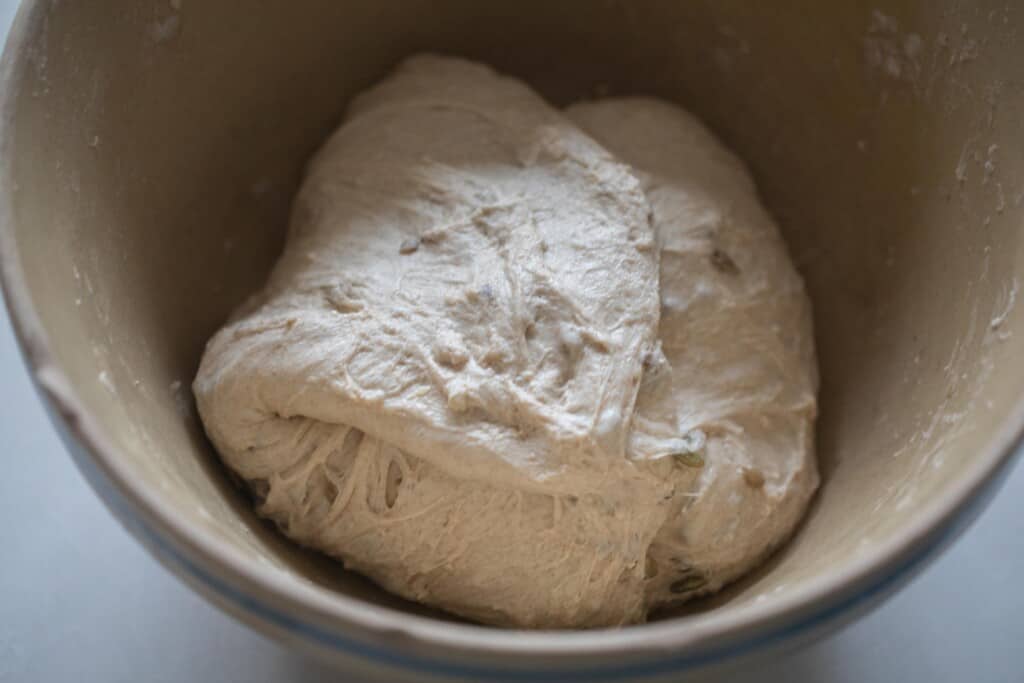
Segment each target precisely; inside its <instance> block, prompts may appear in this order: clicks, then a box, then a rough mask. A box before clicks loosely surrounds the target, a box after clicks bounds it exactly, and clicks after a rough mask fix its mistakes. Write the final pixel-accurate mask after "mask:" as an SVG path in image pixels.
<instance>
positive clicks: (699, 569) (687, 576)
mask: <svg viewBox="0 0 1024 683" xmlns="http://www.w3.org/2000/svg"><path fill="white" fill-rule="evenodd" d="M815 390H816V377H815V363H814V352H813V346H812V334H811V323H810V314H809V305H808V302H807V300H806V296H805V294H804V292H803V288H802V283H801V281H800V278H799V276H798V275H797V274H796V273H795V271H794V269H793V267H792V265H791V263H790V262H789V259H788V257H787V255H786V252H785V248H784V245H783V244H782V242H781V240H780V238H779V235H778V232H777V230H776V228H775V226H774V224H773V223H772V221H771V219H770V218H769V217H768V216H767V214H766V213H765V211H764V210H763V209H762V208H761V207H760V205H759V203H758V200H757V196H756V192H755V189H754V187H753V184H752V183H751V181H750V179H749V177H748V176H747V174H746V172H745V170H744V169H743V167H742V165H741V164H740V163H739V162H738V161H737V160H736V159H735V158H734V157H733V156H732V155H731V154H730V153H729V152H727V151H726V150H725V149H724V148H722V146H721V145H720V144H719V143H718V142H717V141H716V140H714V138H713V137H712V136H711V135H710V134H709V133H708V132H707V131H706V130H705V129H704V128H703V127H702V126H701V125H700V123H698V122H697V121H696V120H694V119H693V118H692V117H690V116H689V115H688V114H686V113H685V112H683V111H681V110H680V109H678V108H676V107H673V106H670V105H668V104H665V103H661V102H658V101H654V100H641V99H631V100H614V101H604V102H598V103H587V104H581V105H577V106H574V107H571V108H570V109H569V111H568V112H567V113H565V114H563V113H561V112H558V111H557V110H555V109H553V108H552V107H551V106H550V105H548V104H546V103H545V102H544V101H543V100H542V99H540V98H539V97H538V96H537V95H536V94H535V93H533V92H532V91H531V90H530V89H529V88H527V87H526V86H524V85H523V84H522V83H520V82H518V81H515V80H512V79H508V78H503V77H501V76H498V75H497V74H495V73H494V72H493V71H492V70H490V69H488V68H486V67H484V66H481V65H478V64H473V63H471V62H467V61H464V60H459V59H451V58H442V57H435V56H419V57H414V58H411V59H409V60H407V61H406V62H404V63H403V64H402V65H401V67H400V68H399V69H398V70H397V71H396V73H395V74H393V75H392V76H391V77H390V78H388V79H387V80H385V81H384V82H382V83H381V84H379V85H378V86H376V87H375V88H373V89H371V90H370V91H368V92H367V93H365V94H363V95H362V96H360V97H359V98H357V100H356V101H355V102H354V103H353V105H352V107H351V110H350V112H349V116H348V118H347V119H346V121H345V123H344V125H342V127H341V128H340V129H339V130H338V131H337V132H336V133H335V134H334V135H333V136H332V137H331V138H330V140H329V141H328V142H327V143H326V145H325V146H324V147H323V149H321V150H320V152H319V153H318V154H317V155H316V157H315V158H314V160H313V161H312V163H311V165H310V167H309V170H308V174H307V178H306V181H305V183H304V184H303V187H302V189H301V191H300V193H299V196H298V198H297V199H296V205H295V209H294V214H293V220H292V225H291V228H290V233H289V237H288V243H287V246H286V249H285V252H284V254H283V255H282V257H281V259H280V261H279V262H278V264H277V266H276V267H275V269H274V272H273V273H272V275H271V277H270V280H269V282H268V284H267V286H266V287H265V289H264V290H263V291H262V292H260V293H259V294H257V295H256V296H255V297H253V299H252V300H250V301H249V302H248V303H247V304H246V305H245V306H243V308H242V310H240V311H239V312H238V313H236V315H235V316H234V317H233V319H232V320H231V321H230V322H229V323H228V324H227V325H226V326H225V327H224V328H223V329H222V330H220V331H219V332H218V333H217V334H216V335H215V336H214V337H213V339H211V341H210V343H209V344H208V346H207V349H206V352H205V354H204V356H203V360H202V364H201V367H200V369H199V373H198V376H197V377H196V380H195V383H194V391H195V394H196V398H197V404H198V408H199V412H200V414H201V416H202V419H203V422H204V425H205V427H206V430H207V433H208V434H209V436H210V438H211V440H212V441H213V443H214V445H215V446H216V447H217V449H218V451H219V452H220V454H221V456H222V458H223V459H224V461H225V462H226V463H227V465H228V466H229V467H230V468H231V469H232V470H234V471H235V472H236V473H237V474H238V475H239V476H240V477H241V478H242V479H243V480H244V481H246V482H247V484H248V485H249V487H250V488H251V490H252V491H253V493H254V494H255V496H256V498H257V501H258V504H259V507H258V509H259V512H260V514H262V515H264V516H266V517H268V518H269V519H271V520H273V521H274V522H276V523H277V524H278V526H279V527H280V528H281V529H282V530H283V531H284V532H285V533H286V534H288V535H289V536H290V537H291V538H293V539H295V540H297V541H299V542H300V543H303V544H305V545H308V546H310V547H313V548H317V549H319V550H322V551H324V552H327V553H329V554H331V555H333V556H335V557H337V558H339V559H341V560H342V561H343V562H344V564H345V566H346V567H349V568H351V569H354V570H356V571H358V572H361V573H363V574H365V575H367V576H369V577H371V578H372V579H374V580H375V581H376V582H378V583H379V584H381V585H382V586H384V587H385V588H387V589H389V590H391V591H393V592H395V593H398V594H400V595H403V596H405V597H408V598H411V599H413V600H417V601H420V602H423V603H427V604H430V605H435V606H438V607H442V608H444V609H446V610H449V611H451V612H454V613H457V614H460V615H463V616H466V617H469V618H472V619H476V620H479V621H482V622H487V623H492V624H499V625H509V626H521V627H547V628H560V627H588V626H606V625H615V624H624V623H630V622H637V621H642V620H643V619H644V618H645V617H646V615H647V613H648V612H649V611H650V610H651V609H654V608H657V607H660V606H665V605H669V604H673V603H676V602H678V601H682V600H685V599H689V598H691V597H693V596H695V595H700V594H703V593H706V592H709V591H713V590H716V589H718V588H719V587H721V585H722V584H724V583H725V582H727V581H729V580H732V579H733V578H735V577H736V576H738V575H739V574H741V573H742V572H744V571H745V570H747V569H749V568H750V567H751V566H752V565H754V564H755V563H756V562H758V561H759V560H760V559H761V558H762V557H763V556H764V555H765V554H766V553H767V552H769V551H770V550H771V549H772V548H773V547H774V546H776V545H777V544H778V543H779V542H781V541H782V540H784V539H785V538H786V536H787V535H788V534H789V533H790V532H791V530H792V529H793V527H794V525H795V524H796V522H797V521H798V519H799V517H800V515H801V513H802V512H803V510H804V508H805V506H806V504H807V501H808V498H809V497H810V495H811V494H812V493H813V490H814V488H815V486H816V483H817V475H816V469H815V464H814V458H813V444H812V435H813V430H812V427H813V419H814V413H815V405H816V403H815Z"/></svg>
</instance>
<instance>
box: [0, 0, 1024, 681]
mask: <svg viewBox="0 0 1024 683" xmlns="http://www.w3.org/2000/svg"><path fill="white" fill-rule="evenodd" d="M15 6H16V2H15V1H14V0H0V35H2V34H5V33H6V30H7V26H8V24H9V22H10V19H11V16H12V14H13V8H14V7H15ZM0 377H3V379H4V381H3V382H2V385H0V406H3V410H2V411H0V453H2V457H3V459H4V462H5V467H4V470H3V474H2V476H0V520H2V524H0V683H24V682H33V681H42V682H47V683H49V682H50V681H97V682H104V683H117V682H120V681H124V682H125V683H137V682H146V683H161V682H167V683H180V682H182V681H195V682H202V681H216V682H218V683H233V682H235V681H238V682H239V683H261V682H264V681H266V682H270V681H275V682H276V681H300V682H302V681H333V680H344V678H340V677H337V676H336V675H335V674H333V673H332V672H330V671H328V670H326V669H324V668H323V667H321V666H319V665H318V664H316V663H313V662H309V661H306V660H304V659H302V658H300V657H299V656H296V655H294V654H292V653H290V652H288V651H286V650H285V649H283V648H282V647H280V646H278V645H276V644H274V643H271V642H269V641H267V640H265V639H263V638H262V637H260V636H258V635H257V634H255V633H254V632H252V631H250V630H248V629H247V628H246V627H244V626H242V625H240V624H238V623H236V622H235V621H233V620H232V619H230V618H229V617H227V616H225V615H224V614H222V613H221V612H219V611H218V610H217V609H215V608H214V607H212V606H210V605H208V604H206V603H205V602H204V601H203V600H201V599H200V598H199V597H197V596H196V595H195V594H193V593H192V592H191V591H190V590H189V589H188V588H186V587H185V586H184V585H183V584H182V583H180V582H179V581H178V580H177V579H175V578H174V577H173V576H171V575H170V574H168V573H167V572H166V571H165V570H164V569H163V568H162V567H160V566H159V565H158V564H157V563H156V561H155V560H153V559H152V558H150V557H149V555H148V554H146V553H145V551H143V550H142V548H141V547H140V546H138V545H137V544H136V543H135V541H134V540H133V539H132V538H131V537H130V536H129V535H128V534H127V533H126V532H125V531H124V530H123V529H122V528H121V527H120V526H119V525H118V523H117V522H116V521H115V520H114V519H113V518H112V517H111V516H110V514H109V513H108V512H107V511H106V509H105V508H104V507H103V505H102V504H101V503H100V502H99V500H98V499H97V498H96V496H95V495H93V492H92V490H91V489H90V488H89V487H88V485H87V484H86V483H85V481H84V480H83V479H82V477H81V476H80V475H79V474H78V471H77V470H76V469H75V467H74V465H73V464H72V462H71V459H70V457H69V456H68V455H67V454H66V453H65V451H64V448H63V446H62V444H61V443H60V441H59V439H58V437H57V435H56V433H55V432H54V430H53V428H52V427H51V425H50V423H49V421H48V419H47V417H46V415H45V414H44V412H43V408H42V406H41V405H40V403H39V401H38V399H37V398H36V396H35V393H34V391H33V390H32V388H31V386H30V385H29V380H28V377H27V374H26V372H25V369H24V367H23V366H22V362H21V358H20V355H19V353H18V350H17V347H16V345H15V342H14V338H13V336H12V333H11V331H10V325H9V323H8V321H7V316H6V313H2V314H0ZM1022 539H1024V467H1018V468H1016V471H1015V472H1014V473H1013V474H1011V476H1010V478H1009V480H1008V481H1007V483H1006V485H1005V487H1004V488H1003V490H1002V491H1001V492H1000V493H999V495H998V497H997V498H996V500H995V501H994V503H993V504H992V505H991V507H990V508H989V509H988V510H987V511H986V512H985V513H984V514H983V515H982V517H981V519H980V520H979V521H978V522H977V523H976V524H975V525H974V526H973V527H972V528H970V529H969V530H968V531H967V533H966V534H965V536H964V537H962V538H961V539H960V540H959V541H958V542H957V543H956V544H955V545H954V547H953V548H952V549H951V550H950V551H948V552H947V553H946V554H945V555H944V556H943V557H942V558H940V559H939V560H938V561H937V562H936V563H935V564H933V565H932V566H931V567H930V568H928V569H927V570H926V571H925V572H924V574H923V575H921V576H920V577H919V578H918V579H916V580H915V581H914V582H913V583H912V584H911V585H910V586H909V587H907V588H906V589H904V590H903V591H902V592H900V593H899V594H897V595H896V596H895V597H894V598H892V599H891V600H890V601H888V602H887V603H886V604H885V605H883V606H882V607H881V608H880V609H878V610H877V611H876V612H874V613H873V614H871V615H869V616H868V617H866V618H864V619H862V620H861V621H859V622H857V623H856V624H854V625H853V626H851V627H848V628H847V629H845V630H844V631H842V632H840V633H839V634H837V635H835V636H832V637H831V638H829V639H827V640H824V641H822V642H819V643H817V644H816V645H814V646H812V647H810V648H808V649H805V650H803V651H801V652H799V653H797V654H795V655H790V656H785V657H780V658H778V659H777V660H775V661H774V662H772V663H770V664H768V665H767V666H765V665H761V666H758V667H757V669H756V670H750V671H745V672H740V673H738V674H735V675H733V676H732V677H730V680H731V681H739V682H740V683H742V682H745V681H750V682H753V681H759V682H761V683H764V682H765V681H774V680H778V681H786V682H787V683H801V682H804V681H815V682H817V681H827V682H828V683H846V682H849V683H862V682H865V681H879V682H883V681H905V682H911V683H912V682H916V681H927V682H929V683H932V682H934V683H943V682H946V681H949V682H953V681H972V682H973V681H977V682H978V683H989V682H1006V683H1010V682H1020V681H1024V540H1022Z"/></svg>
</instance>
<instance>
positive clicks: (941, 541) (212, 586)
mask: <svg viewBox="0 0 1024 683" xmlns="http://www.w3.org/2000/svg"><path fill="white" fill-rule="evenodd" d="M40 393H42V394H43V395H44V404H46V407H47V412H48V413H49V414H50V418H51V420H52V422H53V423H54V425H55V426H56V427H57V431H58V432H59V433H60V435H61V438H62V439H63V441H64V444H65V445H66V446H67V448H68V450H69V451H70V452H71V455H72V458H73V460H74V461H75V463H76V464H77V466H78V468H79V469H80V470H81V472H82V474H83V475H84V476H85V478H86V480H87V481H88V482H89V484H90V485H91V486H92V487H93V489H94V490H95V491H96V493H97V494H98V495H99V497H100V499H101V500H103V502H104V503H105V504H106V505H107V506H108V508H109V509H110V510H111V511H112V512H113V513H114V515H115V516H116V517H117V518H118V519H119V520H120V521H121V522H122V524H124V525H125V527H126V528H128V530H129V531H131V532H132V533H133V534H136V535H137V536H139V537H140V538H141V540H142V541H143V543H144V545H146V546H147V547H148V548H150V549H153V550H156V551H157V552H158V553H160V554H161V555H162V557H163V559H165V560H167V561H168V562H169V563H171V564H173V565H174V566H175V567H177V568H178V569H180V570H181V571H182V572H183V573H184V574H187V575H188V576H189V577H190V578H192V579H194V580H195V581H197V582H199V583H201V584H202V585H204V586H206V587H207V588H208V589H209V590H211V591H212V592H213V593H215V594H216V595H217V596H219V597H220V598H221V599H222V600H224V601H226V602H227V603H229V604H231V605H232V606H234V607H235V608H236V609H238V610H240V611H242V612H245V613H247V614H249V615H251V616H252V617H254V618H255V619H257V620H258V621H261V622H264V623H266V624H269V625H271V626H273V627H275V628H276V629H278V630H281V631H284V632H286V633H288V634H289V635H291V636H293V637H296V638H298V639H300V640H305V641H309V642H311V643H313V644H316V645H319V646H325V647H327V648H329V649H333V650H338V651H340V652H342V653H344V654H346V655H350V656H354V657H357V658H363V659H366V660H369V661H370V662H372V663H375V664H379V665H380V664H382V665H385V666H389V667H393V668H398V669H405V670H407V671H410V672H415V673H421V674H427V675H433V676H442V677H448V678H456V679H471V680H472V679H486V680H489V681H523V680H530V681H537V682H542V681H550V682H551V683H560V682H563V681H564V682H573V681H580V682H584V681H588V682H589V681H610V680H621V679H625V678H643V677H650V676H657V675H664V674H671V673H682V672H684V671H686V670H688V669H693V668H697V667H701V666H707V665H710V664H714V663H719V662H722V661H725V660H727V659H732V658H734V657H740V656H746V655H750V654H753V653H755V652H756V651H758V650H762V649H766V648H769V647H771V646H775V645H780V644H782V643H785V642H786V641H796V640H797V639H798V638H800V637H802V636H807V635H810V634H811V633H813V632H814V631H815V630H816V629H818V628H824V627H825V626H827V625H828V624H829V623H830V622H833V621H834V620H835V621H837V620H838V619H839V618H840V617H841V616H843V615H845V614H847V613H849V612H852V611H853V610H854V609H856V608H863V607H868V606H870V605H871V603H872V600H874V599H876V598H880V597H882V596H884V595H885V594H886V593H887V592H889V591H891V590H893V589H895V588H896V587H897V586H899V584H900V583H902V582H903V581H905V580H907V579H909V578H910V577H911V576H912V575H913V574H914V572H915V571H916V570H918V569H920V568H922V567H923V566H924V565H925V563H926V561H927V560H929V559H931V558H933V557H935V556H936V555H937V554H938V551H939V550H941V549H942V548H943V547H944V546H946V545H947V544H948V543H950V542H951V541H952V540H953V539H955V538H956V537H957V535H959V533H960V532H962V531H963V530H964V529H965V528H967V526H969V525H970V523H971V522H972V521H973V520H974V519H975V518H977V516H978V515H979V514H980V513H981V511H982V510H983V509H984V508H985V506H986V505H987V503H988V502H989V501H990V500H991V499H992V497H993V496H994V495H995V493H996V491H997V490H998V489H999V486H1000V485H1001V484H1002V483H1003V481H1004V480H1005V479H1006V477H1007V475H1008V474H1009V472H1010V470H1011V464H1012V463H1013V462H1014V461H1015V460H1016V456H1017V455H1019V451H1018V453H1017V454H1015V455H1014V457H1010V458H1006V459H1005V460H1004V461H1003V462H1002V463H1000V466H999V469H998V470H997V472H996V473H995V474H994V475H993V476H991V477H989V479H988V480H987V481H986V482H985V483H984V484H983V487H982V488H981V489H980V490H979V491H978V492H977V493H976V495H975V496H974V497H973V498H972V499H971V500H969V501H968V502H967V503H966V504H965V505H963V507H961V509H960V510H958V511H957V513H956V514H955V515H954V516H953V517H951V518H950V519H949V520H947V522H946V523H945V524H944V525H943V526H942V527H940V528H938V529H936V530H935V531H934V532H933V533H932V535H931V536H930V537H929V539H928V540H927V541H926V542H925V543H924V544H922V545H921V546H920V547H919V548H918V549H917V551H916V552H915V553H914V554H913V555H911V556H910V557H908V558H907V559H905V560H904V561H903V562H901V563H900V564H897V565H895V566H894V567H892V568H891V569H890V571H889V572H888V573H886V574H884V575H881V576H879V577H877V578H876V580H875V581H874V582H873V583H871V584H869V585H868V586H866V587H865V588H864V589H863V590H861V591H860V592H858V593H855V594H853V595H851V596H848V597H846V598H844V599H842V600H840V601H838V602H835V603H832V604H830V605H827V606H825V607H824V608H822V609H820V610H818V611H817V612H814V613H812V614H809V615H807V616H805V617H802V618H800V619H799V620H797V621H795V622H793V623H792V624H790V625H787V626H785V627H782V628H780V629H778V630H776V631H773V632H770V633H766V634H762V635H758V636H755V637H752V638H749V639H747V640H745V641H740V642H737V643H734V644H730V645H727V646H723V647H719V648H714V649H709V650H706V651H704V652H700V653H695V654H688V655H683V656H678V657H666V658H662V659H656V660H652V661H646V662H637V663H634V664H628V665H623V666H610V667H608V666H606V667H601V668H582V669H581V668H575V669H536V670H530V669H512V670H508V669H499V668H493V667H487V666H476V665H468V664H459V663H452V662H444V661H439V660H435V659H429V658H425V657H420V656H416V655H408V654H403V653H401V652H398V651H396V650H393V649H390V648H387V647H381V646H379V645H374V644H371V643H365V642H361V641H358V640H355V639H351V638H347V637H345V636H342V635H340V634H338V633H335V632H333V631H329V630H327V629H324V628H322V627H320V626H317V625H316V624H312V623H308V622H304V621H300V620H298V619H296V618H295V617H293V616H291V615H289V614H287V613H285V612H282V611H281V610H278V609H276V608H274V607H272V606H271V605H268V604H266V603H264V602H261V601H260V600H259V599H258V598H256V597H254V596H252V595H249V594H246V593H244V592H243V591H241V590H239V589H238V588H236V587H235V586H233V585H231V584H229V583H227V582H225V581H224V580H222V579H221V578H219V577H217V576H215V575H213V574H211V573H210V572H208V571H206V570H205V569H204V568H203V567H201V566H199V565H198V564H196V563H195V562H194V561H193V560H191V559H190V558H188V557H187V556H185V555H184V554H183V553H181V552H180V551H179V550H178V549H177V548H175V547H174V545H173V544H171V543H170V542H169V541H168V540H167V539H165V538H164V537H163V536H162V535H161V534H160V533H159V532H158V531H157V530H155V529H153V528H152V527H151V526H150V525H149V524H148V523H147V522H146V520H145V519H144V518H143V517H142V516H140V515H138V514H136V512H135V509H134V507H133V506H132V504H131V503H130V502H129V501H128V500H127V499H126V498H125V497H124V495H123V494H122V493H121V491H120V490H118V489H117V488H116V487H115V486H114V485H113V483H112V482H111V481H110V480H109V479H107V477H106V476H105V475H104V474H103V472H102V471H101V470H100V469H99V468H98V467H97V466H96V465H95V463H94V462H93V461H92V457H91V455H90V454H89V452H88V449H87V448H86V447H85V446H84V445H83V444H81V443H79V442H78V440H77V439H76V438H75V437H74V436H72V435H71V434H70V433H69V431H68V430H67V425H65V423H64V421H63V419H62V417H61V416H60V415H59V414H56V411H55V410H54V408H53V407H52V406H51V404H50V402H49V400H45V399H46V398H48V397H46V396H45V392H40Z"/></svg>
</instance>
